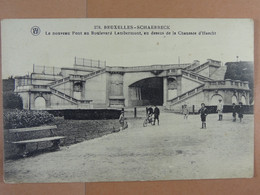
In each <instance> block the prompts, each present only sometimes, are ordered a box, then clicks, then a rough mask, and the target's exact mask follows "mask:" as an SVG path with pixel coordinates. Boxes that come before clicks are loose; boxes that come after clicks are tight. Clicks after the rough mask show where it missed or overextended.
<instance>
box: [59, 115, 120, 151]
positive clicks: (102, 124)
mask: <svg viewBox="0 0 260 195" xmlns="http://www.w3.org/2000/svg"><path fill="white" fill-rule="evenodd" d="M55 125H57V130H55V133H56V134H57V135H59V136H65V137H66V138H65V139H64V140H63V142H62V143H61V145H65V146H68V145H71V144H75V143H78V142H82V141H84V140H89V139H94V138H97V137H101V136H103V135H107V134H110V133H113V132H117V131H119V128H120V125H119V122H118V120H117V119H115V120H64V119H63V118H55Z"/></svg>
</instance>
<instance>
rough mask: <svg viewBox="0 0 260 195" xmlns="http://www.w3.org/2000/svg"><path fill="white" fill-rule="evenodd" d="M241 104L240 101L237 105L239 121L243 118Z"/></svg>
mask: <svg viewBox="0 0 260 195" xmlns="http://www.w3.org/2000/svg"><path fill="white" fill-rule="evenodd" d="M243 112H244V110H243V104H242V102H239V106H238V107H237V114H238V118H239V120H240V122H242V118H243Z"/></svg>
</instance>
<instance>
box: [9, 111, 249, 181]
mask: <svg viewBox="0 0 260 195" xmlns="http://www.w3.org/2000/svg"><path fill="white" fill-rule="evenodd" d="M207 123H208V124H207V129H200V125H201V123H200V118H199V115H190V116H189V118H188V120H184V119H183V116H182V115H178V114H173V113H162V114H161V115H160V125H159V126H158V125H155V126H147V127H143V126H142V120H131V121H129V128H128V129H126V130H123V131H120V132H118V133H113V134H110V135H106V136H103V137H100V138H96V139H93V140H88V141H85V142H82V143H79V144H75V145H72V146H70V147H63V148H61V151H58V152H52V153H47V154H43V155H39V156H35V157H30V158H25V159H19V160H15V161H14V160H9V161H6V162H5V164H4V170H5V180H6V181H7V182H86V181H89V182H92V181H137V180H138V181H139V180H174V179H197V178H204V179H206V178H228V177H241V176H246V177H250V176H251V174H252V173H253V166H252V165H253V149H254V147H253V146H254V145H253V135H254V132H253V129H252V128H253V115H245V117H244V121H243V122H242V123H239V122H237V123H233V122H232V116H231V114H230V115H229V114H228V115H224V120H223V121H221V122H220V121H217V115H216V114H212V115H209V116H208V118H207Z"/></svg>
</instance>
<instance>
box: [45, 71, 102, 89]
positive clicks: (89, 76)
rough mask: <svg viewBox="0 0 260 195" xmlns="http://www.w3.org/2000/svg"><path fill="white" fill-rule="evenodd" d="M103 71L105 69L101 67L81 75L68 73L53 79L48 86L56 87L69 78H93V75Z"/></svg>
mask: <svg viewBox="0 0 260 195" xmlns="http://www.w3.org/2000/svg"><path fill="white" fill-rule="evenodd" d="M105 71H106V69H105V68H103V69H100V70H97V71H93V72H91V73H89V74H87V75H83V76H82V75H69V76H67V77H64V78H62V79H59V80H56V81H53V82H51V83H49V86H51V87H52V88H53V87H56V86H58V85H61V84H64V83H66V82H68V81H70V80H79V81H84V80H87V79H91V78H93V77H95V76H98V75H100V74H102V73H104V72H105Z"/></svg>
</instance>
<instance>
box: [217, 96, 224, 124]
mask: <svg viewBox="0 0 260 195" xmlns="http://www.w3.org/2000/svg"><path fill="white" fill-rule="evenodd" d="M218 101H219V103H218V105H217V112H218V120H219V121H222V119H223V103H222V99H219V100H218Z"/></svg>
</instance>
